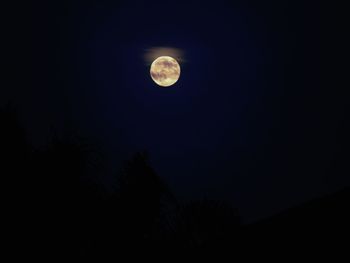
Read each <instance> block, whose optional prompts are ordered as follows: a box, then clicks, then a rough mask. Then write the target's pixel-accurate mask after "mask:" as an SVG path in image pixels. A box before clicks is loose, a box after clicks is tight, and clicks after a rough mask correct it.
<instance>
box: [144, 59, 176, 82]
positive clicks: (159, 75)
mask: <svg viewBox="0 0 350 263" xmlns="http://www.w3.org/2000/svg"><path fill="white" fill-rule="evenodd" d="M180 71H181V70H180V65H179V63H178V62H177V61H176V60H175V59H174V58H172V57H169V56H161V57H158V58H157V59H156V60H154V61H153V63H152V65H151V70H150V74H151V78H152V79H153V81H154V82H155V83H157V84H158V85H159V86H162V87H169V86H171V85H174V84H175V83H176V82H177V81H178V80H179V78H180Z"/></svg>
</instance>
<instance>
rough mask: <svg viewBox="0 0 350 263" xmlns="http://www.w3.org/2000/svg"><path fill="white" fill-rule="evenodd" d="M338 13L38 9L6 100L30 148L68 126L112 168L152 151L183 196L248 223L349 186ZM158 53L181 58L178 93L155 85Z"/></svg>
mask: <svg viewBox="0 0 350 263" xmlns="http://www.w3.org/2000/svg"><path fill="white" fill-rule="evenodd" d="M262 2H263V3H262ZM13 8H14V9H16V7H13ZM331 17H332V14H331V8H330V7H328V6H321V5H320V4H319V3H315V4H311V3H309V4H306V3H304V2H302V1H300V3H297V2H296V1H213V2H205V1H184V2H181V1H180V2H178V1H145V2H144V3H142V2H139V1H121V2H117V1H52V2H50V3H45V4H43V3H38V4H37V5H36V6H31V8H30V9H28V12H25V11H23V10H22V11H19V16H18V19H13V20H12V22H11V23H12V24H11V25H12V26H13V27H14V28H17V29H21V30H22V31H23V32H24V31H25V32H27V31H26V29H30V31H29V33H27V34H23V35H21V34H18V35H16V36H15V37H14V39H15V40H16V45H15V48H16V49H17V51H15V52H14V53H16V57H17V56H18V58H19V59H20V60H19V61H23V63H21V66H20V67H21V69H22V71H20V72H23V73H22V76H21V74H19V75H15V76H14V77H13V79H14V81H13V84H12V86H11V87H10V89H8V91H7V92H5V94H4V96H2V97H1V102H2V103H4V102H6V101H7V100H8V99H12V101H13V102H14V104H16V105H17V106H18V108H19V109H20V112H21V114H22V116H23V120H24V122H25V124H26V127H27V129H28V131H29V133H30V134H31V139H32V140H33V142H34V144H37V145H40V144H42V143H44V142H45V138H46V137H47V136H48V134H49V133H50V132H49V127H50V125H53V126H54V127H55V129H57V130H59V131H60V130H64V128H63V127H64V126H66V125H67V123H71V124H72V125H73V126H74V127H76V128H77V129H78V130H79V131H80V133H82V134H83V135H84V136H87V137H90V138H93V140H95V141H96V142H98V143H99V145H100V147H101V148H102V149H104V150H103V151H105V152H106V155H107V156H108V158H107V160H108V163H109V164H108V165H109V166H110V167H113V168H114V169H115V170H116V169H118V168H119V167H120V162H121V160H123V159H126V158H128V157H129V156H130V155H131V154H132V153H134V152H136V151H139V150H147V151H148V152H149V154H150V158H151V161H152V164H153V165H154V167H155V169H156V171H158V173H159V175H160V176H161V177H163V178H164V179H165V180H166V181H167V182H168V183H169V184H170V186H171V187H172V188H173V189H174V191H175V192H176V193H177V194H178V196H180V197H184V198H187V197H191V198H196V197H198V198H200V197H203V196H209V197H216V198H224V199H229V200H231V201H232V202H233V204H234V205H235V206H237V207H238V208H239V210H240V213H241V215H242V216H243V218H245V219H246V220H252V219H255V218H258V217H261V216H266V215H270V214H272V213H275V212H277V211H280V210H283V209H285V208H287V207H289V206H292V205H295V204H298V203H300V202H303V201H305V200H308V199H310V198H313V197H315V196H319V195H322V194H325V193H327V192H330V191H334V190H336V189H338V188H341V187H342V186H343V185H345V184H348V183H349V179H348V178H347V176H346V175H345V174H347V172H346V171H345V172H344V169H345V166H346V165H345V158H344V154H345V148H344V141H343V140H344V139H345V130H346V129H347V126H346V125H347V124H346V122H345V121H346V116H345V105H346V103H345V97H344V96H341V91H340V90H339V87H340V86H341V81H342V79H343V78H342V77H341V76H342V75H341V72H340V69H339V67H340V66H341V65H340V64H339V63H338V61H337V55H339V54H340V53H341V52H340V51H339V50H340V46H341V44H339V45H338V43H340V38H339V37H338V35H337V32H338V30H339V31H340V30H341V29H340V28H339V27H332V26H334V24H335V22H334V19H330V18H331ZM332 23H333V24H332ZM9 31H10V32H11V31H12V30H9ZM22 31H20V32H22ZM153 47H170V48H177V49H181V50H182V51H183V52H184V59H185V62H184V63H182V64H181V72H182V74H181V78H180V80H179V81H178V83H176V84H175V85H174V86H172V87H171V88H168V89H162V88H160V87H159V86H156V85H155V84H154V83H153V81H152V80H151V78H150V76H149V66H148V65H146V63H145V61H144V54H145V52H146V50H147V49H149V48H153ZM164 55H166V54H164ZM345 126H346V127H345ZM108 176H109V175H106V176H104V177H103V178H104V179H103V182H104V183H105V184H109V183H110V180H109V179H108Z"/></svg>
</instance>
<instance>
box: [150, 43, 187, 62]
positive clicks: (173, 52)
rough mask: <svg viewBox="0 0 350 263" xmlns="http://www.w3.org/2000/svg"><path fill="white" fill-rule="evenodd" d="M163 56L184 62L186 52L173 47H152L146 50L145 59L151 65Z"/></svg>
mask: <svg viewBox="0 0 350 263" xmlns="http://www.w3.org/2000/svg"><path fill="white" fill-rule="evenodd" d="M161 56H169V57H172V58H174V59H175V60H176V61H178V62H179V63H184V62H185V58H184V52H183V51H182V50H181V49H178V48H172V47H152V48H149V49H146V50H145V54H144V60H145V62H146V64H147V65H151V64H152V62H153V61H154V60H156V59H157V58H159V57H161Z"/></svg>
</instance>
